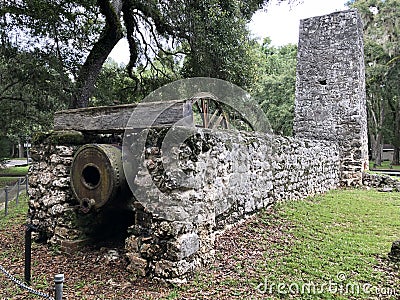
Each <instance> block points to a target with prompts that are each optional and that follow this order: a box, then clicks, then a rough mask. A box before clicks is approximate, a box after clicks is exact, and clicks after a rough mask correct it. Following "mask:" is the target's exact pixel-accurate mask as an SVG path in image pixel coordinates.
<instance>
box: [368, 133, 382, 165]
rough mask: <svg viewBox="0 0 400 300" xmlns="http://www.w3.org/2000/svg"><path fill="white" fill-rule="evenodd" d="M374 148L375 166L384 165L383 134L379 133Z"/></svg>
mask: <svg viewBox="0 0 400 300" xmlns="http://www.w3.org/2000/svg"><path fill="white" fill-rule="evenodd" d="M371 146H372V155H373V156H375V160H374V164H375V165H377V166H381V165H382V148H383V147H382V132H378V134H377V136H376V138H375V141H374V144H372V143H371Z"/></svg>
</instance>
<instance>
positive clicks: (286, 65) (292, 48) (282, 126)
mask: <svg viewBox="0 0 400 300" xmlns="http://www.w3.org/2000/svg"><path fill="white" fill-rule="evenodd" d="M270 42H271V41H270V40H269V39H268V38H267V39H265V40H264V43H263V45H262V51H263V53H264V55H265V60H266V61H265V73H264V76H263V79H262V84H261V87H260V89H259V91H258V95H257V97H258V98H259V99H260V100H259V102H260V104H261V106H262V108H263V110H264V112H265V113H266V115H267V118H268V121H269V122H270V124H271V127H272V129H273V130H274V132H275V133H277V134H283V135H292V128H293V118H294V97H295V83H296V56H297V46H296V45H290V44H289V45H285V46H282V47H274V46H272V45H271V44H270Z"/></svg>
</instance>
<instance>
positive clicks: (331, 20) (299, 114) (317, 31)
mask: <svg viewBox="0 0 400 300" xmlns="http://www.w3.org/2000/svg"><path fill="white" fill-rule="evenodd" d="M362 30H363V26H362V22H361V17H360V15H359V14H358V13H357V11H355V10H349V11H342V12H337V13H333V14H329V15H325V16H321V17H314V18H309V19H305V20H302V21H301V22H300V37H299V48H298V63H297V79H296V105H295V120H294V132H295V135H296V136H298V137H303V138H309V139H323V140H327V141H332V142H337V143H338V144H339V149H340V160H341V168H340V169H341V176H340V177H341V183H342V184H343V185H361V184H362V172H363V171H364V170H366V169H367V168H368V163H367V161H368V140H367V117H366V115H367V113H366V105H365V101H366V95H365V76H364V52H363V34H362Z"/></svg>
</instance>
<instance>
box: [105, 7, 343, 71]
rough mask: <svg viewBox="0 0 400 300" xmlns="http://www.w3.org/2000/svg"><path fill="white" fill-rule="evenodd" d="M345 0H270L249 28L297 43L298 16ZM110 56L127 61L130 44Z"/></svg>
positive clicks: (122, 44) (275, 40) (319, 12)
mask: <svg viewBox="0 0 400 300" xmlns="http://www.w3.org/2000/svg"><path fill="white" fill-rule="evenodd" d="M347 1H348V0H298V1H297V2H299V4H295V5H292V6H290V5H287V4H285V3H281V4H279V5H278V4H277V3H278V0H271V3H270V4H269V6H268V7H267V9H266V11H265V10H263V11H258V12H256V13H255V14H254V16H253V19H252V22H251V23H250V24H249V28H250V30H251V32H252V33H253V35H254V37H257V38H259V39H260V40H262V39H263V38H264V37H266V36H269V37H270V38H271V39H272V44H273V45H275V46H281V45H285V44H288V43H293V44H297V40H298V36H299V32H298V31H299V22H300V19H305V18H309V17H314V16H321V15H325V14H329V13H332V12H335V11H340V10H345V9H346V6H345V4H346V2H347ZM110 56H111V57H112V58H113V59H114V60H115V61H117V62H118V63H125V64H127V63H128V61H129V47H128V42H127V41H126V39H123V40H121V41H120V42H119V43H118V44H117V46H116V47H115V48H114V50H113V51H112V52H111V54H110Z"/></svg>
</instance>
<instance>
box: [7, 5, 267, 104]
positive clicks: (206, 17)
mask: <svg viewBox="0 0 400 300" xmlns="http://www.w3.org/2000/svg"><path fill="white" fill-rule="evenodd" d="M267 2H268V0H249V1H244V0H234V1H232V0H230V1H228V0H147V1H136V0H113V1H109V0H85V1H83V0H78V1H70V0H51V1H49V0H21V1H13V0H3V1H2V4H1V9H0V20H1V21H0V22H1V31H0V34H1V43H2V45H6V44H7V45H11V46H13V47H17V48H18V49H20V50H23V51H26V52H32V51H36V52H37V53H38V54H40V56H41V57H42V58H46V59H49V60H52V61H53V63H56V62H57V63H58V64H59V65H60V66H62V68H63V70H64V72H66V74H68V75H69V77H70V78H72V82H73V85H71V89H70V90H69V93H70V97H71V103H70V106H71V107H85V106H87V105H88V103H89V98H90V96H91V95H92V94H93V92H94V87H95V82H96V80H97V78H98V75H99V73H100V71H101V68H102V66H103V64H104V62H105V61H106V59H107V57H108V55H109V53H110V52H111V50H112V49H113V48H114V46H115V45H116V44H117V42H118V41H119V40H120V39H121V38H122V37H126V38H127V40H128V43H129V48H130V62H129V64H128V66H127V71H128V74H129V75H130V77H131V78H132V79H133V80H134V82H135V83H136V84H139V83H140V80H141V79H142V76H141V75H143V73H144V72H145V71H146V70H147V69H148V68H147V67H148V66H151V68H152V69H153V71H156V72H157V73H158V74H159V76H160V77H161V76H163V77H168V72H166V69H171V67H170V66H165V65H161V64H158V65H157V64H154V61H155V60H157V59H155V58H157V57H159V56H160V55H161V56H172V57H174V58H173V59H172V60H159V61H163V62H170V63H177V61H178V60H179V58H182V57H183V56H184V57H185V64H184V70H185V72H184V73H183V75H184V76H213V77H218V78H222V79H228V80H233V81H234V82H235V83H238V84H240V85H241V86H249V85H250V83H249V82H251V80H252V78H253V77H254V76H255V75H254V74H252V73H251V71H250V72H246V69H243V68H241V67H240V71H241V72H238V71H235V68H236V69H239V67H238V66H243V63H246V62H244V61H245V60H246V59H247V55H246V54H249V53H250V52H251V50H250V47H249V43H250V40H249V37H248V33H247V30H246V27H245V25H246V22H247V21H249V20H250V18H251V16H252V14H253V13H254V12H255V11H256V10H257V9H259V8H260V7H262V5H263V4H265V3H267ZM139 66H142V68H141V71H139V72H137V67H139ZM233 74H234V75H233Z"/></svg>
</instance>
